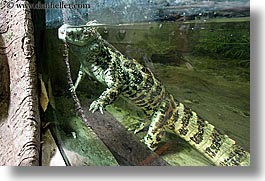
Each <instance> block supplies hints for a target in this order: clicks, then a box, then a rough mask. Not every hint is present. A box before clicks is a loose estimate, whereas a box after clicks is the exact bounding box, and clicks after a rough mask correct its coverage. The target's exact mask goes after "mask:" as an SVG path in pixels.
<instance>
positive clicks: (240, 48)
mask: <svg viewBox="0 0 265 181" xmlns="http://www.w3.org/2000/svg"><path fill="white" fill-rule="evenodd" d="M190 42H191V43H192V44H191V50H192V53H194V54H196V55H207V56H211V57H213V58H228V59H233V60H242V61H239V62H238V64H239V65H240V66H242V67H249V61H246V60H249V58H250V35H249V22H243V23H222V24H219V25H217V24H215V23H213V24H209V25H206V26H205V27H203V28H201V29H196V31H194V32H193V33H191V41H190Z"/></svg>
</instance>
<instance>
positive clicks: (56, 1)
mask: <svg viewBox="0 0 265 181" xmlns="http://www.w3.org/2000/svg"><path fill="white" fill-rule="evenodd" d="M37 6H39V7H40V6H45V11H44V10H43V8H39V9H38V8H36V7H37ZM249 6H250V2H249V0H80V1H76V0H45V1H44V0H42V1H39V2H36V3H35V9H33V16H35V17H39V18H35V19H34V18H33V23H34V28H35V34H34V37H35V42H36V59H37V61H36V62H37V63H36V65H37V70H38V72H37V76H38V90H39V94H38V97H39V102H40V120H41V125H42V128H41V141H42V148H41V163H40V164H41V165H45V166H58V165H63V166H81V165H82V166H119V165H120V166H154V165H156V166H165V165H170V166H214V165H216V166H249V165H250V154H251V153H250V7H249ZM40 17H41V18H40ZM71 79H72V80H71ZM0 80H1V77H0ZM79 80H80V81H79ZM76 82H79V84H78V86H77V83H76ZM0 93H1V92H0ZM0 118H1V117H0Z"/></svg>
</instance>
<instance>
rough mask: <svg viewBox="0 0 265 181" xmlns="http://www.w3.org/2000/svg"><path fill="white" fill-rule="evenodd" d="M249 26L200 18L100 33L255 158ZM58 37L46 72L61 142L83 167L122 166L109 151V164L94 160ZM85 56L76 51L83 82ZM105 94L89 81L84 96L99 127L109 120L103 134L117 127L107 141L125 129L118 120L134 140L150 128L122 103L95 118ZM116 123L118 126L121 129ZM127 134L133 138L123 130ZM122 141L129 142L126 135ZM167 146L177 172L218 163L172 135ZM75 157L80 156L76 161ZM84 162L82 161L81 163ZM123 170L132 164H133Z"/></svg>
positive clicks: (166, 153) (80, 90)
mask: <svg viewBox="0 0 265 181" xmlns="http://www.w3.org/2000/svg"><path fill="white" fill-rule="evenodd" d="M249 20H250V19H249V17H218V16H216V17H211V16H207V17H205V16H202V15H198V16H196V17H195V18H192V19H190V20H189V19H186V20H184V21H176V20H174V21H153V22H142V23H126V24H121V25H119V26H117V25H108V26H107V25H106V26H100V27H99V29H98V31H99V32H100V33H101V35H102V37H103V38H104V39H106V40H107V41H108V42H109V43H111V44H112V45H113V46H115V47H116V48H117V49H118V50H119V51H121V52H122V54H124V55H126V56H127V57H131V58H135V59H136V60H137V61H139V62H140V63H141V64H143V65H145V66H147V67H149V68H150V69H151V71H152V72H153V73H154V74H155V75H156V77H158V79H159V80H160V81H161V82H162V83H163V84H164V85H165V87H166V89H167V90H168V91H169V92H170V93H171V94H172V95H173V96H174V98H175V99H177V100H179V101H180V102H182V103H184V104H185V105H186V106H187V107H189V108H191V109H192V110H194V111H196V112H197V113H198V115H200V116H201V117H202V118H204V119H205V120H207V121H208V122H210V123H211V124H213V125H215V127H216V128H218V129H220V130H221V131H222V132H224V133H225V134H227V135H228V136H229V137H231V138H232V139H234V140H235V141H236V142H237V143H238V144H239V145H241V146H242V147H243V148H244V149H245V150H247V151H249V149H250V69H249V66H250V54H249V51H250V22H249ZM56 31H57V30H48V32H47V33H48V34H49V35H51V36H50V37H49V38H47V43H46V44H47V49H48V50H49V54H47V58H48V60H47V61H48V62H49V63H48V65H45V66H48V69H49V73H48V74H49V77H50V78H51V82H52V86H53V94H54V97H55V102H56V105H57V114H58V115H60V116H59V118H58V120H57V121H58V125H59V126H58V125H57V126H55V127H57V135H59V136H58V137H59V140H60V142H61V144H62V145H63V147H64V149H65V150H67V153H68V158H69V159H70V160H71V162H72V163H74V164H76V165H80V164H82V165H104V164H106V165H107V164H109V165H115V164H117V163H116V162H115V161H113V158H110V157H111V154H109V153H107V152H105V154H108V156H106V160H107V161H106V162H102V161H99V160H100V159H101V157H102V155H101V157H100V158H99V157H98V156H97V155H96V154H94V155H93V156H94V157H93V156H89V155H90V154H91V152H93V151H94V150H93V149H92V148H91V145H87V144H88V140H89V139H90V135H89V134H88V132H89V130H87V128H86V126H85V125H84V124H83V123H82V121H81V120H80V119H78V118H77V117H76V116H75V110H74V106H73V100H72V98H71V96H70V93H69V91H68V84H67V82H66V79H65V78H64V75H65V74H64V72H65V67H64V65H63V63H62V54H61V53H62V52H61V51H60V47H61V44H62V43H61V42H60V41H59V40H58V39H57V38H56V36H55V35H56V34H55V32H56ZM51 42H53V43H52V44H51ZM58 51H59V53H58ZM79 55H80V54H79V52H77V51H71V52H70V57H69V59H70V61H71V67H72V77H73V79H75V78H76V75H77V71H78V67H79V62H78V61H76V60H77V59H79V58H82V57H80V56H79ZM103 90H104V87H103V86H102V85H100V84H99V83H97V82H95V81H94V80H89V79H88V78H86V79H85V80H83V82H81V84H80V86H79V88H78V90H77V95H78V97H79V99H80V101H81V104H82V105H83V107H84V110H85V112H86V114H87V115H88V117H89V119H90V118H91V119H94V120H97V121H98V122H99V123H98V124H100V122H101V121H103V122H104V124H105V125H104V124H103V125H102V124H100V125H99V127H100V126H101V127H102V129H103V130H104V129H105V128H106V127H110V128H109V130H111V131H110V132H108V134H109V135H106V137H110V138H111V137H112V135H110V134H111V133H114V131H115V130H116V129H118V127H119V125H118V124H117V125H116V124H114V123H113V122H105V120H112V121H114V122H115V119H116V120H118V121H119V122H120V123H121V124H122V125H123V126H124V127H125V128H126V129H127V130H128V132H130V133H134V132H135V130H136V129H138V128H139V126H141V125H142V123H143V122H149V120H146V117H145V116H144V115H143V113H142V112H141V111H140V110H139V109H137V108H136V107H135V106H133V105H131V104H130V103H128V102H127V101H126V100H124V99H121V98H119V99H117V100H116V101H115V102H114V103H113V104H112V105H109V106H107V108H106V109H107V112H106V113H105V114H104V116H103V117H101V115H100V114H94V115H93V114H91V113H90V112H89V111H88V108H89V104H90V103H89V102H91V101H92V100H95V99H96V98H97V97H98V96H99V95H100V94H101V92H102V91H103ZM111 123H113V124H114V125H112V126H113V128H111ZM115 126H116V127H115ZM112 129H113V130H112ZM120 131H121V132H122V133H123V132H126V130H124V129H122V128H121V130H120ZM115 133H116V132H115ZM145 133H146V130H144V131H142V132H139V133H136V134H135V136H136V138H137V139H138V140H141V139H142V138H143V137H144V135H145ZM103 135H104V134H103ZM124 137H126V136H124ZM116 138H120V139H121V138H122V135H120V137H119V136H118V137H115V139H116ZM126 138H127V137H126ZM128 138H129V137H128ZM116 141H117V142H119V140H116ZM123 141H124V140H123ZM125 141H126V140H125ZM163 143H165V144H166V143H170V144H169V146H168V147H167V149H165V150H163V151H162V158H163V159H165V160H166V161H167V162H169V164H170V165H181V166H184V165H188V166H191V165H210V164H211V163H210V162H209V161H208V160H207V159H206V158H204V157H203V156H202V155H201V154H200V153H198V152H197V151H196V150H194V149H193V148H191V146H189V144H188V143H186V142H185V141H183V140H181V139H180V138H178V137H177V136H176V135H174V134H173V133H172V132H170V131H168V132H167V134H166V136H165V138H164V140H163ZM94 146H95V145H94ZM92 147H93V145H92ZM104 149H105V148H104ZM70 153H71V154H70ZM112 153H113V152H112ZM73 154H77V155H78V156H76V155H75V157H74V156H73ZM117 155H118V154H114V157H115V158H117ZM76 157H78V159H79V160H78V159H77V160H76V159H73V158H76ZM103 157H104V155H103ZM108 158H110V159H108ZM108 160H110V162H111V163H110V162H108ZM118 160H119V159H118ZM118 162H119V161H118ZM119 164H121V163H120V162H119ZM122 164H123V165H130V163H128V162H124V163H122Z"/></svg>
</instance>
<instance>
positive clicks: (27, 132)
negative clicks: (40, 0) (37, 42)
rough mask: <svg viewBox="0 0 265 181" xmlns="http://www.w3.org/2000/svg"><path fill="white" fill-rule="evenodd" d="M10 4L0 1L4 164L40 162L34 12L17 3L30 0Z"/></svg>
mask: <svg viewBox="0 0 265 181" xmlns="http://www.w3.org/2000/svg"><path fill="white" fill-rule="evenodd" d="M8 3H9V4H8ZM8 3H4V2H3V3H1V4H0V98H1V99H0V110H1V111H0V165H12V166H32V165H39V162H40V160H39V155H40V118H39V108H38V107H39V104H38V95H37V75H36V65H35V60H36V59H35V53H34V37H33V25H32V20H31V12H30V9H27V8H17V7H16V3H20V4H28V1H19V2H18V0H13V1H8ZM10 5H11V6H10ZM12 5H14V7H12Z"/></svg>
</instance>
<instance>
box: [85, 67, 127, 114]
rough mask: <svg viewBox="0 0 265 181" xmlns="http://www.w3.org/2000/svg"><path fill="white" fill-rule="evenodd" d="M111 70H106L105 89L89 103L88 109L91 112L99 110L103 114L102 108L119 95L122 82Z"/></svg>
mask: <svg viewBox="0 0 265 181" xmlns="http://www.w3.org/2000/svg"><path fill="white" fill-rule="evenodd" d="M113 72H114V71H111V70H109V71H107V72H106V74H105V76H106V78H105V82H106V85H107V89H106V90H105V91H104V92H103V93H102V94H101V95H100V96H99V98H98V99H97V100H95V101H93V102H92V104H91V105H90V108H89V111H92V113H94V112H95V111H97V110H99V111H100V112H101V114H103V109H104V108H105V107H106V106H107V105H109V104H111V103H112V102H113V101H114V100H115V99H116V98H117V97H118V96H119V94H120V92H121V86H122V84H121V83H120V81H119V80H118V79H117V75H116V74H112V73H113Z"/></svg>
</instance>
